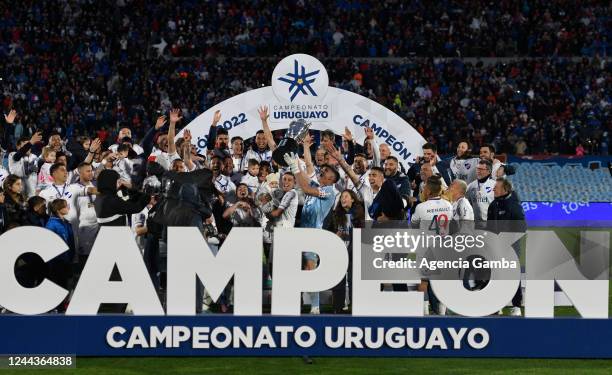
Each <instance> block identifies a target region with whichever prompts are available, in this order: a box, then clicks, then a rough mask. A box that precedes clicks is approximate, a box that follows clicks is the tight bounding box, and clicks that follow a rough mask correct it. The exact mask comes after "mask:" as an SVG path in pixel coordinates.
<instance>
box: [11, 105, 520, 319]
mask: <svg viewBox="0 0 612 375" xmlns="http://www.w3.org/2000/svg"><path fill="white" fill-rule="evenodd" d="M17 115H18V114H17V113H16V112H15V111H11V112H9V113H8V114H7V115H5V121H6V123H8V124H11V123H13V122H14V121H15V118H16V117H17ZM268 116H269V115H268V109H267V108H266V107H261V108H260V109H259V117H260V120H261V124H262V128H261V130H258V131H257V133H256V134H255V136H254V137H253V138H251V139H250V140H245V139H242V138H241V137H232V138H230V137H229V134H228V132H227V130H225V129H224V128H223V127H222V126H217V124H218V123H219V121H220V120H221V113H220V112H219V111H217V112H216V113H215V115H214V119H213V123H212V125H211V128H210V133H209V137H208V144H207V149H206V152H203V153H199V152H198V149H197V148H196V147H195V146H194V145H192V140H191V134H190V132H189V130H188V129H185V130H184V131H183V132H182V135H181V136H180V137H178V136H177V126H178V125H179V124H180V122H181V120H182V117H181V113H180V111H179V110H171V111H170V112H169V113H168V115H167V116H163V115H162V116H159V117H158V118H157V121H156V123H155V126H153V127H151V128H150V129H148V130H147V132H146V134H145V135H144V137H143V138H142V140H141V142H140V143H135V142H134V141H133V139H132V138H131V136H132V134H131V130H130V128H127V127H126V128H122V129H121V130H120V132H119V135H118V137H117V139H116V140H114V141H115V143H112V144H108V143H104V142H103V141H102V140H100V139H99V138H94V139H91V138H88V137H80V138H78V139H62V138H61V136H60V135H59V134H52V135H51V136H50V137H49V138H48V139H44V140H43V138H42V135H41V133H39V132H35V133H34V135H33V136H32V137H31V138H22V139H19V140H18V141H17V143H16V150H14V151H12V152H10V153H9V154H8V155H7V159H8V163H7V166H8V169H7V168H5V167H4V166H0V186H1V189H0V233H3V232H5V231H7V230H10V229H12V228H15V227H19V226H25V225H33V226H40V227H46V228H47V229H49V230H51V231H53V232H55V233H56V234H58V235H59V236H60V237H61V238H62V239H63V240H64V241H65V242H66V243H67V244H68V246H69V249H70V250H69V251H67V252H66V253H64V254H62V255H61V256H59V257H57V258H55V259H53V260H52V261H51V262H49V263H47V264H44V263H42V261H41V260H40V259H38V258H37V257H34V256H28V255H26V256H24V257H22V258H21V259H20V260H19V262H18V264H17V267H16V274H17V277H18V279H19V280H20V282H21V283H22V284H23V285H25V286H35V285H37V284H38V283H40V282H41V281H42V280H43V279H44V278H49V279H51V280H52V281H54V282H56V283H57V284H59V285H61V286H63V287H65V288H68V289H70V288H72V287H74V285H75V283H76V281H77V279H78V276H79V274H80V271H81V270H82V268H83V266H84V264H85V262H86V260H87V257H88V254H89V253H90V252H91V250H92V246H93V244H94V241H95V237H96V235H97V232H98V230H99V228H100V227H101V226H130V227H131V228H132V230H133V232H134V236H135V237H136V241H137V243H138V245H139V247H140V248H141V251H142V252H143V257H144V260H145V264H146V266H147V269H148V270H149V273H150V275H151V278H152V281H153V283H154V285H155V286H156V288H158V290H159V292H160V294H163V289H164V262H163V259H164V252H165V247H164V242H165V234H164V233H165V232H164V229H163V226H162V228H160V225H159V222H155V221H154V220H152V219H151V217H153V216H155V215H154V214H155V212H156V211H159V205H160V201H161V200H163V196H164V194H165V193H166V191H165V186H164V183H165V181H166V179H168V176H169V175H171V176H174V177H175V179H177V180H180V178H181V176H188V175H191V176H195V178H194V179H193V180H196V181H197V180H198V179H200V180H203V179H208V180H209V181H210V185H211V186H210V192H211V194H209V195H205V196H202V194H201V192H200V191H199V190H198V187H197V184H190V183H184V184H182V186H181V187H180V189H178V190H177V193H176V197H175V198H176V200H177V201H178V204H177V205H176V206H174V207H172V209H171V210H169V211H168V212H166V214H167V217H166V218H165V223H166V224H167V225H170V226H194V227H198V228H200V229H201V231H202V233H203V235H204V236H205V237H206V238H207V240H208V242H209V245H210V246H211V249H212V250H213V251H218V248H219V247H220V246H221V245H222V244H223V241H224V240H225V238H226V237H227V236H228V235H229V233H230V230H231V228H233V227H254V226H256V227H262V228H263V241H262V243H263V247H264V253H265V260H264V275H263V279H264V282H265V283H268V282H269V281H270V280H271V277H273V272H272V271H273V270H272V262H271V259H272V257H273V252H274V249H273V243H272V233H273V230H274V228H275V227H283V228H292V227H305V228H319V229H325V230H329V231H332V232H334V233H336V234H337V235H338V236H340V237H341V238H342V239H343V240H344V241H345V243H346V245H347V249H352V246H351V241H352V229H353V228H362V227H364V225H365V222H366V221H368V220H371V221H373V222H379V223H381V222H385V221H390V220H397V221H404V222H405V221H411V222H412V223H414V224H417V223H419V222H430V221H431V220H435V216H436V215H437V216H440V215H446V217H447V218H449V219H453V220H474V221H475V222H476V223H477V224H478V223H479V224H481V225H483V226H484V227H486V222H487V220H488V219H491V217H493V216H494V217H495V219H496V220H503V219H510V220H522V219H523V213H522V209H521V207H520V204H519V201H518V197H517V196H516V193H514V192H513V191H512V185H511V184H510V183H509V181H507V180H506V179H505V178H504V177H505V176H506V174H512V173H514V171H513V170H512V168H511V167H510V166H507V165H504V164H503V163H501V162H500V161H499V160H497V159H496V158H495V148H494V147H493V146H492V145H485V146H482V147H481V148H480V150H479V155H478V156H473V155H472V154H471V150H470V145H469V143H468V142H461V143H459V145H458V147H457V152H456V155H455V156H454V157H453V158H451V159H449V160H441V158H440V157H439V156H438V155H437V150H436V146H435V145H434V144H431V143H426V144H424V145H423V146H422V147H423V156H422V157H419V158H417V160H416V162H415V163H414V164H412V165H410V166H408V165H404V164H402V163H401V162H400V161H399V160H398V159H397V158H396V157H395V156H393V155H392V154H391V150H390V148H389V147H388V145H387V144H385V143H381V144H379V143H378V142H377V140H376V137H375V134H374V132H373V130H372V129H370V128H367V127H364V128H363V129H364V132H365V141H364V142H363V144H362V145H360V144H357V143H356V142H355V138H354V137H353V134H352V132H351V131H350V130H349V129H348V128H346V129H345V132H344V134H343V135H342V136H341V137H340V136H337V135H336V134H334V133H333V132H332V131H322V132H321V133H320V137H319V138H320V142H319V144H318V145H317V144H315V142H314V138H313V137H311V136H310V135H307V136H306V138H305V139H304V140H303V142H302V144H301V146H300V152H299V155H298V154H295V153H287V154H285V155H284V161H285V163H284V164H286V166H281V165H279V164H277V163H276V162H275V161H274V160H273V159H272V152H273V151H274V150H275V149H276V145H277V142H276V140H275V137H274V135H273V133H272V132H271V130H270V127H269V126H268ZM340 138H341V139H340ZM177 176H178V177H177ZM247 250H248V249H245V251H247ZM313 250H314V249H313ZM349 254H350V252H349ZM317 261H318V258H317V255H316V254H315V253H305V255H304V268H305V269H314V268H316V267H317ZM349 272H350V271H349ZM113 277H115V279H116V277H117V275H113V276H111V279H112V278H113ZM198 286H199V288H198V292H197V294H198V312H200V311H202V309H207V308H209V305H210V303H209V302H210V301H209V300H207V299H205V298H204V297H205V292H204V290H205V286H204V288H201V285H198ZM393 287H394V290H406V285H404V286H401V285H400V286H399V287H398V286H397V285H395V284H394V285H393ZM419 288H420V290H423V291H427V292H429V293H428V294H429V301H430V303H431V306H432V310H431V313H441V314H443V313H444V307H443V306H441V304H439V303H437V301H436V299H435V296H434V295H433V293H431V290H430V289H429V288H428V287H427V285H426V282H424V283H422V284H421V285H420V286H419ZM347 292H349V293H347ZM307 294H308V298H307V299H306V298H305V302H307V303H308V304H309V305H310V313H311V314H319V313H320V302H319V293H318V292H313V293H307ZM332 302H333V311H334V312H335V313H342V312H343V311H347V310H348V309H349V308H350V275H347V277H346V278H345V279H344V280H342V282H341V283H339V284H338V286H336V287H335V288H333V290H332ZM67 303H68V301H64V302H63V303H62V304H61V305H60V306H58V307H57V309H56V310H57V311H58V312H62V311H64V310H65V308H66V305H67ZM231 303H232V301H231V290H230V289H229V288H228V290H227V291H226V292H225V293H224V295H223V296H222V298H221V299H220V300H219V301H217V302H216V303H215V305H214V308H218V309H219V310H220V311H223V312H225V311H228V310H229V309H231ZM520 303H521V301H520V295H519V296H518V298H515V301H513V305H514V308H513V310H512V314H513V315H517V314H520V309H519V308H518V307H519V306H520ZM118 309H119V310H112V311H119V312H123V311H125V310H126V308H125V306H123V307H118Z"/></svg>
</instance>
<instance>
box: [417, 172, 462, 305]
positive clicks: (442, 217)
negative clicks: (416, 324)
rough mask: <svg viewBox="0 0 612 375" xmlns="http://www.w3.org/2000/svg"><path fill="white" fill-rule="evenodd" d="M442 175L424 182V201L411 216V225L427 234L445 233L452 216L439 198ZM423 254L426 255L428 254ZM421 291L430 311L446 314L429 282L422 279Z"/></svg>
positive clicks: (449, 207)
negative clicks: (427, 301) (427, 299)
mask: <svg viewBox="0 0 612 375" xmlns="http://www.w3.org/2000/svg"><path fill="white" fill-rule="evenodd" d="M442 181H443V180H442V177H441V176H438V175H434V176H431V177H429V178H428V179H427V182H426V183H425V189H424V196H425V199H426V200H425V201H424V202H421V203H419V204H418V205H417V206H416V208H415V210H414V214H413V215H412V218H411V223H412V225H413V226H418V227H420V228H422V229H427V230H425V233H427V235H440V236H442V235H447V234H448V229H449V227H450V220H451V218H452V217H453V205H452V204H451V203H450V202H449V201H447V200H445V199H442V198H441V195H442ZM428 230H433V231H434V232H435V234H434V233H428V232H429V231H428ZM423 256H425V257H427V256H429V255H428V254H424V255H423ZM418 290H419V291H421V292H424V293H425V292H426V293H427V295H428V297H429V304H431V308H432V311H435V312H436V313H438V314H439V315H445V314H446V306H444V304H442V303H440V302H439V301H438V299H437V298H436V296H435V295H434V293H433V291H432V290H431V287H430V286H429V282H428V281H427V280H422V281H421V284H420V285H419V287H418ZM427 307H428V305H427V303H426V304H425V310H426V311H427V310H428V308H427Z"/></svg>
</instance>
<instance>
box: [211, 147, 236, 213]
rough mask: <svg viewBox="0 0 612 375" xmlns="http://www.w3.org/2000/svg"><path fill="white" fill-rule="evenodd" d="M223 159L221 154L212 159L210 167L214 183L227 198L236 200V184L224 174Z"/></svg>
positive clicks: (231, 200) (232, 200)
mask: <svg viewBox="0 0 612 375" xmlns="http://www.w3.org/2000/svg"><path fill="white" fill-rule="evenodd" d="M224 168H225V166H224V165H223V160H222V159H221V157H220V156H219V155H213V157H212V158H211V159H210V169H211V171H212V173H213V183H214V185H215V188H216V189H217V190H218V191H219V192H221V193H222V194H223V196H224V197H225V199H226V200H229V201H230V202H235V201H236V185H235V184H234V183H233V182H232V180H231V179H230V178H229V177H227V176H226V175H224V174H223V169H224Z"/></svg>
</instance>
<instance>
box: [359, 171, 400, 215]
mask: <svg viewBox="0 0 612 375" xmlns="http://www.w3.org/2000/svg"><path fill="white" fill-rule="evenodd" d="M368 211H369V214H370V217H371V218H372V220H374V221H377V219H378V217H379V216H381V215H382V214H383V213H384V214H385V216H386V217H388V218H389V219H391V220H402V219H403V218H404V202H402V197H401V196H400V194H399V191H397V186H395V183H394V182H393V181H392V180H389V179H387V180H385V182H383V184H382V186H381V187H380V191H379V192H378V194H376V197H375V198H374V201H373V202H372V205H371V206H370V207H369V208H368Z"/></svg>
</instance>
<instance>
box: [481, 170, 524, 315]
mask: <svg viewBox="0 0 612 375" xmlns="http://www.w3.org/2000/svg"><path fill="white" fill-rule="evenodd" d="M493 193H494V196H495V199H494V200H493V202H491V204H490V205H489V209H488V211H487V230H490V231H492V232H494V233H500V232H525V230H526V229H527V224H526V222H525V212H524V211H523V207H522V206H521V202H520V200H519V199H518V195H517V194H516V192H514V191H513V189H512V183H510V181H508V180H507V179H505V178H498V179H497V181H496V182H495V187H494V188H493ZM512 247H513V248H514V250H515V251H516V252H517V255H518V252H519V251H520V245H519V242H516V243H515V244H514V245H513V246H512ZM522 300H523V292H522V290H521V286H520V285H519V288H518V290H517V291H516V294H515V295H514V297H513V298H512V310H511V312H510V315H513V316H521V302H522Z"/></svg>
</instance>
